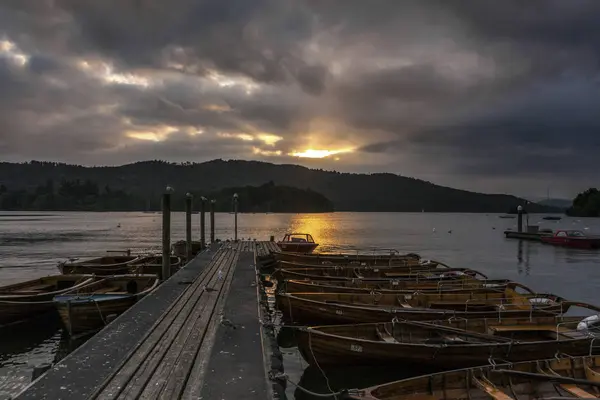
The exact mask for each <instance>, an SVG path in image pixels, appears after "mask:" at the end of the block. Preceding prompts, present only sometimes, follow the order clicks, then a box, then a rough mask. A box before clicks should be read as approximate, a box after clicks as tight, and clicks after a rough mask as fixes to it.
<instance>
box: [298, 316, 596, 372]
mask: <svg viewBox="0 0 600 400" xmlns="http://www.w3.org/2000/svg"><path fill="white" fill-rule="evenodd" d="M594 309H595V311H596V312H598V311H600V309H598V308H596V307H594ZM586 318H587V317H534V318H529V317H525V318H507V319H469V320H457V319H454V320H443V321H427V322H420V321H399V322H387V323H386V322H382V323H368V324H356V325H331V326H316V327H308V328H300V329H297V331H296V339H297V341H298V349H299V350H300V353H301V354H302V356H303V357H304V359H305V360H306V361H307V362H308V363H310V364H311V365H382V364H394V363H398V364H400V363H418V364H420V365H424V366H431V367H435V368H445V369H450V368H461V367H462V368H464V367H473V366H478V365H484V364H486V363H487V362H488V360H489V358H490V357H491V358H495V359H502V360H507V361H510V362H517V361H527V360H536V359H542V358H550V357H553V356H554V355H556V354H569V355H571V356H582V355H587V354H589V352H590V346H591V344H592V341H594V340H595V338H596V336H595V335H594V334H593V333H600V332H599V331H598V329H597V328H596V329H595V330H590V329H589V327H588V326H587V325H586V324H582V321H585V320H586ZM465 325H467V326H468V328H467V329H464V326H465ZM578 328H579V329H578ZM590 333H592V334H590ZM598 337H600V336H598Z"/></svg>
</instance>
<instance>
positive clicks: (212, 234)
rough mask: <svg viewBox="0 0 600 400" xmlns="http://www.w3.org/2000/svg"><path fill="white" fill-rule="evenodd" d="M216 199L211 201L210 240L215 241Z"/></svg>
mask: <svg viewBox="0 0 600 400" xmlns="http://www.w3.org/2000/svg"><path fill="white" fill-rule="evenodd" d="M215 202H216V201H215V200H214V199H213V200H211V201H210V242H211V243H214V242H215Z"/></svg>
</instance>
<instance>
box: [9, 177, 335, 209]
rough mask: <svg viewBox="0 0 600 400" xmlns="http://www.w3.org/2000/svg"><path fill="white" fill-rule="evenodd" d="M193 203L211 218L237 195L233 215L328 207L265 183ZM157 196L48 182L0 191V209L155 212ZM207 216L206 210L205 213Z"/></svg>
mask: <svg viewBox="0 0 600 400" xmlns="http://www.w3.org/2000/svg"><path fill="white" fill-rule="evenodd" d="M191 193H192V194H193V195H194V197H195V199H196V206H195V207H194V208H195V209H198V204H199V201H200V198H201V197H205V198H207V199H210V200H215V201H216V202H215V210H216V211H217V212H231V211H233V195H234V193H236V194H237V195H238V211H239V212H283V213H285V212H330V211H333V210H334V207H333V204H332V202H331V201H330V200H329V199H327V198H326V197H325V196H323V195H322V194H320V193H317V192H315V191H312V190H310V189H298V188H293V187H287V186H278V185H275V183H274V182H268V183H266V184H264V185H261V186H243V187H232V188H224V189H221V190H218V191H211V192H209V191H191ZM185 196H186V193H183V192H175V193H173V194H172V197H173V199H172V206H173V210H175V211H183V208H184V198H185ZM160 207H161V198H160V191H159V192H157V193H154V194H150V195H148V196H140V195H138V194H136V193H130V192H126V191H124V190H122V189H114V188H111V187H110V186H109V185H105V186H103V187H101V186H100V185H99V184H98V183H97V182H94V181H92V180H89V179H86V180H79V179H75V180H61V181H60V182H57V183H55V182H54V180H52V179H49V180H48V181H47V182H46V183H45V184H43V185H38V186H36V187H34V188H31V189H23V188H20V189H15V190H11V189H10V188H8V187H7V186H6V185H4V184H2V185H0V209H2V210H9V211H159V210H160ZM207 210H208V208H207Z"/></svg>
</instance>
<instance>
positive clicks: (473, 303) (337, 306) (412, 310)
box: [275, 287, 576, 324]
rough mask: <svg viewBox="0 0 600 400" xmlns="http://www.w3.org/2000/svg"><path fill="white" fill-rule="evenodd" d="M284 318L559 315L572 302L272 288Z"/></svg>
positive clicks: (507, 295)
mask: <svg viewBox="0 0 600 400" xmlns="http://www.w3.org/2000/svg"><path fill="white" fill-rule="evenodd" d="M275 299H276V304H277V307H278V309H279V310H280V311H281V312H282V313H283V317H284V319H286V320H287V321H291V322H298V323H305V324H317V323H324V324H337V323H339V324H357V323H362V322H388V321H391V320H392V319H394V318H397V319H405V320H420V321H427V320H434V319H445V318H450V317H457V318H459V317H460V318H495V317H498V316H501V317H502V318H506V317H513V316H514V317H516V316H538V315H558V314H563V313H565V312H567V311H568V309H569V307H570V306H572V305H574V304H576V303H573V302H568V301H566V300H565V299H563V298H561V297H559V296H556V295H552V294H538V293H532V294H522V293H517V291H516V290H515V289H514V288H511V287H507V288H506V289H505V290H504V291H502V292H491V293H490V292H483V293H480V292H477V291H474V292H471V293H444V292H441V293H438V292H436V293H424V292H421V293H416V294H390V293H387V294H383V293H372V294H362V293H360V294H359V293H276V294H275Z"/></svg>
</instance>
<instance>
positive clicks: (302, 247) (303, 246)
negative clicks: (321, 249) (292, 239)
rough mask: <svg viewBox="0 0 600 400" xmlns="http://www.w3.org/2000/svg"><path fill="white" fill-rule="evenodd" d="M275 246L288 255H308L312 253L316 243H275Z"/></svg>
mask: <svg viewBox="0 0 600 400" xmlns="http://www.w3.org/2000/svg"><path fill="white" fill-rule="evenodd" d="M277 245H278V246H279V248H280V249H281V250H282V251H285V252H288V253H300V254H309V253H312V252H313V251H314V250H315V249H316V248H317V246H319V245H318V244H317V243H283V242H277Z"/></svg>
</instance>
